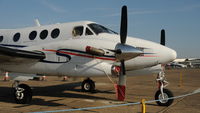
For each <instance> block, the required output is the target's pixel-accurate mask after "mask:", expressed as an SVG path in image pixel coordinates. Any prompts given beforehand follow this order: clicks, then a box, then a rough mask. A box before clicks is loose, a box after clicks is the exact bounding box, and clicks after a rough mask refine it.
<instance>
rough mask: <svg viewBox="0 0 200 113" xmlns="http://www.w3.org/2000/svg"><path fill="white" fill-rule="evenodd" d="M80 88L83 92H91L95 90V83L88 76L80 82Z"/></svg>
mask: <svg viewBox="0 0 200 113" xmlns="http://www.w3.org/2000/svg"><path fill="white" fill-rule="evenodd" d="M81 88H82V91H84V92H93V91H95V83H94V81H93V80H91V79H90V78H87V79H85V80H84V81H83V82H82V85H81Z"/></svg>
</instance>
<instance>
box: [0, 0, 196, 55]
mask: <svg viewBox="0 0 200 113" xmlns="http://www.w3.org/2000/svg"><path fill="white" fill-rule="evenodd" d="M123 5H127V7H128V35H129V36H133V37H138V38H142V39H146V40H150V41H154V42H158V43H159V42H160V30H161V29H165V31H166V46H168V47H170V48H173V49H174V50H176V51H177V55H178V58H200V0H0V15H1V16H0V29H10V28H22V27H29V26H35V23H34V19H36V18H37V19H39V21H40V23H41V24H42V25H47V24H55V23H65V22H73V21H81V20H90V21H94V22H97V23H100V24H102V25H104V26H106V27H109V28H110V29H113V30H114V31H117V32H119V29H120V28H119V27H120V12H121V7H122V6H123Z"/></svg>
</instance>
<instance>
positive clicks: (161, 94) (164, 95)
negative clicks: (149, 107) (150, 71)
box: [155, 72, 174, 106]
mask: <svg viewBox="0 0 200 113" xmlns="http://www.w3.org/2000/svg"><path fill="white" fill-rule="evenodd" d="M156 80H157V82H158V85H159V86H158V88H159V90H158V91H157V92H156V94H155V100H159V101H156V103H157V104H158V105H159V106H170V105H171V104H172V103H173V101H174V99H168V98H171V97H173V93H172V92H171V91H170V90H168V89H165V87H166V86H167V85H168V82H167V81H166V78H165V73H164V72H160V73H159V74H158V76H157V79H156Z"/></svg>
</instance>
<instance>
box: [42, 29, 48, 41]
mask: <svg viewBox="0 0 200 113" xmlns="http://www.w3.org/2000/svg"><path fill="white" fill-rule="evenodd" d="M47 35H48V31H47V30H43V31H42V32H41V33H40V38H41V39H42V40H44V39H45V38H47Z"/></svg>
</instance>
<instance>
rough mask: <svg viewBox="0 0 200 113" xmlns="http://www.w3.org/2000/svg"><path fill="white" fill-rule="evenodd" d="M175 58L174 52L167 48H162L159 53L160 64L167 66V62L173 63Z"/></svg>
mask: <svg viewBox="0 0 200 113" xmlns="http://www.w3.org/2000/svg"><path fill="white" fill-rule="evenodd" d="M176 57H177V54H176V51H174V50H173V49H170V48H168V47H164V48H163V49H162V52H161V57H160V63H161V64H167V63H169V62H172V61H174V60H175V59H176Z"/></svg>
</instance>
